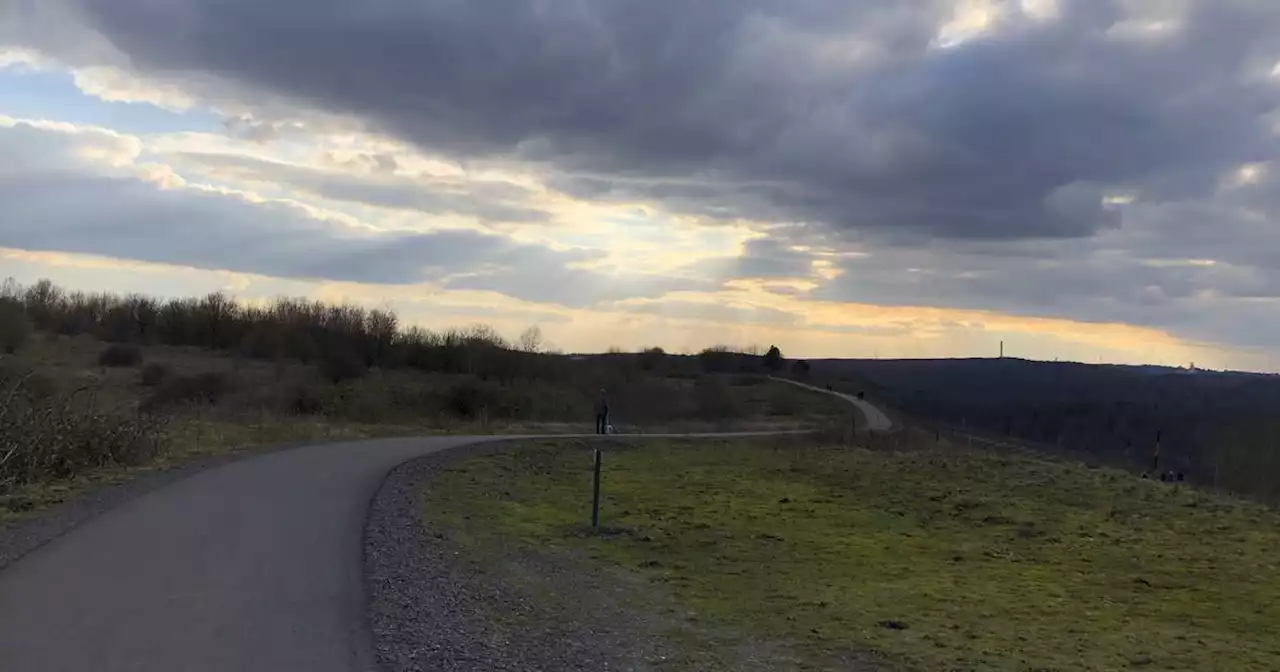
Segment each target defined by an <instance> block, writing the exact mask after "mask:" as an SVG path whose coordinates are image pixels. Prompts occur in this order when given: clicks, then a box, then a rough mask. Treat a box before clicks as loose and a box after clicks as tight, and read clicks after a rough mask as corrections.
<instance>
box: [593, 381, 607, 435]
mask: <svg viewBox="0 0 1280 672" xmlns="http://www.w3.org/2000/svg"><path fill="white" fill-rule="evenodd" d="M608 433H609V397H608V396H606V395H605V392H604V390H600V398H599V399H597V400H596V434H608Z"/></svg>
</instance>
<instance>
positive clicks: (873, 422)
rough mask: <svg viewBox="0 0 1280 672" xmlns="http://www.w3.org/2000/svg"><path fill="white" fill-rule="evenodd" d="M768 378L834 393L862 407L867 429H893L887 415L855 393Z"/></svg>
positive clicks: (883, 430)
mask: <svg viewBox="0 0 1280 672" xmlns="http://www.w3.org/2000/svg"><path fill="white" fill-rule="evenodd" d="M770 378H772V379H773V380H777V381H780V382H783V383H791V384H792V385H795V386H797V387H803V388H805V389H808V390H813V391H815V392H821V393H823V394H830V395H834V396H837V397H840V398H841V399H844V400H845V401H848V402H849V403H851V404H853V405H854V406H857V407H858V408H860V409H862V414H863V416H864V417H866V419H867V427H866V428H867V429H871V430H873V431H876V432H887V431H889V430H891V429H893V421H892V420H890V419H889V416H887V415H885V414H884V412H883V411H881V410H880V409H878V408H876V407H875V406H873V405H871V404H870V403H868V402H866V401H863V400H862V399H859V398H858V397H857V396H855V395H852V394H845V393H843V392H834V391H832V390H828V389H825V388H821V387H817V386H816V385H808V384H806V383H801V382H799V381H795V380H789V379H787V378H775V377H773V376H770Z"/></svg>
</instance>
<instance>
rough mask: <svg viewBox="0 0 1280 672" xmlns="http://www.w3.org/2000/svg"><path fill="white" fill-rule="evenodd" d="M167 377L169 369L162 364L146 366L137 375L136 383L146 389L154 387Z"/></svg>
mask: <svg viewBox="0 0 1280 672" xmlns="http://www.w3.org/2000/svg"><path fill="white" fill-rule="evenodd" d="M168 377H169V367H167V366H165V365H164V364H148V365H146V366H144V367H142V371H141V372H140V373H139V374H138V382H139V383H141V384H142V385H144V386H146V387H155V386H157V385H159V384H160V383H163V382H164V379H165V378H168Z"/></svg>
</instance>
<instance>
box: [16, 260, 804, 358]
mask: <svg viewBox="0 0 1280 672" xmlns="http://www.w3.org/2000/svg"><path fill="white" fill-rule="evenodd" d="M20 322H21V323H23V324H20ZM31 328H34V329H36V330H39V331H43V332H49V333H56V334H63V335H67V336H77V335H82V334H87V335H91V336H94V337H96V338H98V339H101V340H104V341H107V342H113V343H132V344H137V345H151V344H163V345H172V346H194V347H201V348H207V349H210V350H219V351H225V352H231V353H234V354H238V355H240V356H244V357H249V358H254V359H265V360H275V359H292V360H296V361H299V362H303V363H309V364H316V365H318V366H320V367H321V368H322V370H325V371H326V372H327V373H328V374H329V375H331V376H332V377H333V378H335V379H338V378H346V377H358V376H359V375H360V374H361V372H362V371H364V370H367V369H369V368H372V367H379V368H386V369H394V368H405V367H408V368H413V369H418V370H422V371H429V372H438V373H456V374H472V375H476V376H479V377H481V378H482V379H490V378H492V379H496V380H498V381H499V382H505V381H510V380H513V379H515V378H537V377H554V376H556V375H557V374H558V373H560V372H558V371H556V368H557V367H565V366H570V365H571V363H572V362H573V361H576V360H577V359H578V358H572V357H567V356H563V355H560V354H559V353H549V352H547V349H546V343H545V340H544V339H543V337H542V334H541V331H540V330H539V329H538V328H537V327H536V326H535V327H531V328H530V329H528V330H526V331H525V332H524V333H523V334H521V335H520V337H519V338H518V339H516V340H515V341H514V342H512V341H508V340H507V339H505V338H504V337H503V336H502V335H501V334H499V333H498V332H497V330H495V329H494V328H492V327H490V326H488V325H483V324H478V325H474V326H470V327H465V328H450V329H446V330H443V331H430V330H427V329H424V328H422V327H419V326H406V325H404V324H402V323H401V321H400V319H399V317H398V316H397V315H396V313H395V312H394V311H392V310H389V309H378V308H375V309H366V308H364V307H361V306H357V305H350V304H341V305H335V304H328V303H325V302H322V301H316V300H309V299H303V298H290V297H280V298H276V299H274V300H272V301H269V302H266V303H261V304H256V303H245V302H241V301H237V300H236V299H235V298H233V297H231V296H230V295H228V294H226V293H223V292H213V293H210V294H207V295H205V296H203V297H199V298H175V299H167V300H162V299H157V298H155V297H150V296H146V295H142V294H128V295H118V294H112V293H108V292H83V291H68V290H66V289H63V288H62V287H59V286H58V285H56V284H54V283H53V282H51V281H50V280H47V279H44V280H39V281H38V282H36V283H34V284H32V285H30V286H23V285H21V284H19V283H17V282H16V281H14V280H13V279H8V280H6V281H5V282H4V283H3V285H2V286H0V332H3V333H0V346H3V347H5V348H7V349H9V350H12V349H14V348H15V347H17V345H16V344H17V342H19V341H21V340H22V339H23V338H25V336H24V335H23V332H24V330H25V331H29V330H30V329H31ZM600 358H604V359H611V360H613V361H614V362H615V363H617V364H619V365H620V366H622V367H624V368H625V367H630V368H634V369H636V370H638V371H645V372H649V373H653V374H658V375H685V376H692V375H697V374H699V373H779V372H782V371H783V370H784V366H786V361H785V360H784V359H783V357H782V353H781V350H780V349H779V348H778V347H777V346H773V347H771V348H770V349H769V350H768V351H767V352H764V353H763V354H762V353H760V352H759V350H758V349H753V348H747V349H735V348H732V347H729V346H713V347H710V348H707V349H705V350H703V351H702V352H700V353H699V354H697V355H695V356H687V357H686V356H677V355H670V354H668V353H667V352H665V351H664V350H663V349H662V348H660V347H652V348H647V349H644V350H643V351H641V352H640V353H636V354H630V353H622V352H614V353H612V354H607V355H599V356H596V357H595V359H600ZM791 367H792V368H791V370H792V371H793V372H794V373H797V374H799V375H804V374H806V373H807V370H808V365H807V364H806V363H804V362H802V361H801V362H794V363H792V364H791Z"/></svg>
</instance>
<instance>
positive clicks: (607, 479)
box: [423, 439, 1280, 672]
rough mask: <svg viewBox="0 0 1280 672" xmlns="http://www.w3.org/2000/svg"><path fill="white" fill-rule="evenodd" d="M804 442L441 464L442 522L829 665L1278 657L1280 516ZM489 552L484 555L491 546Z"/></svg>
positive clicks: (1154, 666) (1103, 666)
mask: <svg viewBox="0 0 1280 672" xmlns="http://www.w3.org/2000/svg"><path fill="white" fill-rule="evenodd" d="M802 441H803V439H792V440H790V442H782V441H774V442H769V443H762V442H754V443H752V442H728V441H718V442H710V441H698V442H650V443H647V444H643V445H637V446H636V447H630V448H629V447H626V446H617V445H614V444H606V445H609V446H610V448H609V451H608V452H607V453H606V456H605V468H604V478H603V483H604V485H603V491H604V500H603V501H604V504H603V507H602V524H603V525H605V526H607V527H608V528H612V530H611V533H610V534H606V535H590V534H583V531H584V524H585V523H586V522H587V521H588V516H589V508H590V478H591V476H590V473H591V451H590V449H589V445H588V444H586V443H583V442H566V441H560V442H555V441H539V442H529V443H524V444H521V445H519V446H518V447H516V448H514V449H511V450H504V451H503V452H499V453H496V454H493V455H490V456H486V457H479V458H473V459H470V460H467V461H464V462H461V463H458V464H456V465H453V466H451V467H450V468H448V469H446V470H445V471H444V472H442V473H441V474H440V475H439V476H438V477H437V478H436V479H435V480H434V481H433V482H432V483H431V485H430V487H428V488H427V489H426V491H425V492H424V495H423V497H424V502H423V513H424V517H425V520H426V523H427V525H428V526H431V527H433V528H436V529H439V530H441V531H446V532H448V533H450V534H451V535H452V537H453V538H454V539H455V540H456V541H457V542H458V543H460V544H462V545H464V546H467V547H470V548H472V549H473V550H476V551H480V550H484V549H488V550H490V551H492V550H493V549H503V548H512V547H513V546H520V547H527V548H533V549H538V548H552V549H565V548H569V549H579V550H585V551H586V552H588V553H589V555H590V556H591V557H592V558H594V559H595V560H597V561H599V562H604V563H610V564H613V565H618V566H621V567H625V568H631V569H633V570H634V571H635V572H637V573H640V574H641V575H642V576H645V577H647V578H648V579H650V580H651V581H652V582H654V583H655V584H660V585H662V586H663V587H664V589H665V590H667V591H670V593H671V594H673V595H674V596H675V597H676V598H677V599H678V600H679V601H680V602H682V603H683V604H685V605H687V606H688V607H690V608H692V609H694V610H696V611H697V612H698V613H699V614H700V615H701V616H702V617H703V618H706V619H709V620H711V621H713V622H717V623H722V624H724V625H726V626H730V627H733V628H737V629H739V630H741V631H744V632H749V633H751V634H752V635H753V636H758V637H765V638H770V639H772V640H774V641H778V642H783V643H785V644H787V645H789V646H791V647H792V648H794V650H796V651H797V652H799V653H800V654H801V655H802V657H804V658H805V660H807V661H808V664H810V665H811V666H812V667H813V668H815V669H818V668H822V667H825V666H826V665H827V664H829V662H830V661H831V660H833V659H835V658H836V657H837V656H838V655H839V654H840V652H848V651H856V652H868V651H870V652H876V653H879V654H881V655H882V656H883V658H884V660H885V664H884V666H885V667H886V668H889V669H896V668H903V669H923V670H949V669H965V670H968V669H984V670H985V669H992V670H1084V669H1089V670H1115V669H1146V670H1231V671H1233V672H1236V671H1238V672H1245V671H1248V670H1259V671H1262V670H1277V669H1280V634H1278V633H1280V572H1278V571H1277V564H1278V563H1280V515H1277V514H1276V513H1274V512H1272V511H1270V510H1268V509H1266V508H1264V507H1262V506H1259V505H1255V504H1251V503H1246V502H1241V501H1238V500H1234V499H1230V498H1227V497H1222V496H1217V495H1213V494H1208V493H1204V492H1198V491H1195V490H1191V489H1186V488H1181V487H1177V486H1173V485H1165V484H1161V483H1157V482H1149V481H1143V480H1139V479H1136V478H1134V477H1132V476H1130V475H1127V474H1123V473H1119V472H1113V471H1107V470H1091V469H1087V468H1085V467H1084V466H1080V465H1075V464H1067V463H1062V462H1053V461H1047V460H1043V459H1038V458H1035V457H1033V456H1029V455H1027V456H1018V455H996V454H992V453H984V452H980V451H965V450H962V449H960V448H948V447H936V446H929V447H927V448H920V449H901V450H896V451H884V452H872V451H867V450H862V449H857V448H843V447H822V446H811V445H803V443H802ZM477 555H478V556H480V555H484V554H483V553H477Z"/></svg>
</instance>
